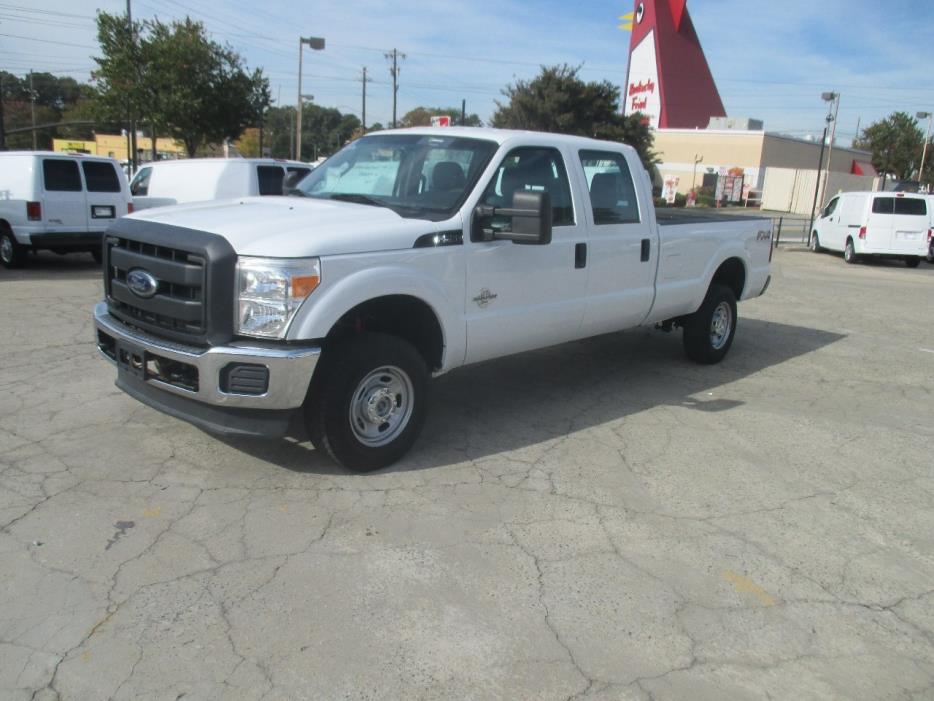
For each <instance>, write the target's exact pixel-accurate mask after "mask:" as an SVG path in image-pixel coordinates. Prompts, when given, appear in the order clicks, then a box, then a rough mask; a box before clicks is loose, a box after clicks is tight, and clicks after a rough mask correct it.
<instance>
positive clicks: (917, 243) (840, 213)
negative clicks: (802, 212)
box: [810, 192, 931, 268]
mask: <svg viewBox="0 0 934 701" xmlns="http://www.w3.org/2000/svg"><path fill="white" fill-rule="evenodd" d="M928 205H929V201H928V198H927V197H926V196H924V195H916V194H911V193H905V192H844V193H841V194H839V195H837V196H836V197H834V198H833V199H832V200H830V202H828V203H827V206H826V207H824V209H823V211H821V213H820V217H819V218H818V219H817V220H816V221H815V222H814V229H813V231H812V232H811V242H810V246H811V250H812V251H815V252H816V251H821V250H823V249H828V250H831V251H843V259H844V260H845V261H846V262H847V263H856V262H857V261H858V260H859V259H860V258H861V257H863V256H873V257H879V258H898V259H901V260H904V261H905V265H907V266H908V267H909V268H915V267H917V266H918V264H919V263H920V262H921V259H922V258H924V257H925V256H926V255H927V254H928V248H929V241H930V231H931V214H930V211H929V210H930V208H929V206H928Z"/></svg>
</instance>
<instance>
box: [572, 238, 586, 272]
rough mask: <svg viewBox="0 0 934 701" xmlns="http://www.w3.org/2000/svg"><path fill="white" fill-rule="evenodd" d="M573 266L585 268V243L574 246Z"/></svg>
mask: <svg viewBox="0 0 934 701" xmlns="http://www.w3.org/2000/svg"><path fill="white" fill-rule="evenodd" d="M574 267H575V268H586V267H587V244H586V243H579V244H577V245H576V246H574Z"/></svg>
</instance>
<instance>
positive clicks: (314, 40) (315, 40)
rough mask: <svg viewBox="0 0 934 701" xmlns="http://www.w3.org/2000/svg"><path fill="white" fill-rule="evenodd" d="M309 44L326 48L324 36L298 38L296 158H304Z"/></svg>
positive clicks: (312, 47)
mask: <svg viewBox="0 0 934 701" xmlns="http://www.w3.org/2000/svg"><path fill="white" fill-rule="evenodd" d="M306 44H307V45H308V47H309V48H311V49H314V50H315V51H323V50H324V39H323V38H322V37H299V38H298V104H297V105H296V107H295V160H296V161H300V160H302V100H303V99H304V98H303V97H302V47H303V46H305V45H306Z"/></svg>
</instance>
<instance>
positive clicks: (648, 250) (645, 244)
mask: <svg viewBox="0 0 934 701" xmlns="http://www.w3.org/2000/svg"><path fill="white" fill-rule="evenodd" d="M651 255H652V241H651V240H650V239H642V262H643V263H644V262H646V261H647V260H648V259H649V258H650V257H651Z"/></svg>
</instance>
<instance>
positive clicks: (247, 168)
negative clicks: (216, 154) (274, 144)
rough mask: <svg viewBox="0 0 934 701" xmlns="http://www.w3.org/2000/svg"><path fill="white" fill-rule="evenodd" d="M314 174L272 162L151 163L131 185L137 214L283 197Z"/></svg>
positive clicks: (303, 165)
mask: <svg viewBox="0 0 934 701" xmlns="http://www.w3.org/2000/svg"><path fill="white" fill-rule="evenodd" d="M311 171H312V166H311V165H309V164H307V163H302V162H300V161H283V160H274V159H272V158H192V159H186V160H178V161H156V162H153V163H147V164H146V165H144V166H143V167H142V168H140V169H139V171H138V172H137V173H136V176H135V177H134V178H133V180H132V182H131V183H130V192H131V194H132V195H133V204H134V206H135V207H136V209H137V210H140V209H148V208H150V207H165V206H167V205H173V204H183V203H185V202H203V201H207V200H222V199H228V198H232V197H251V196H253V195H282V194H284V190H285V184H284V182H285V179H286V177H288V178H289V186H291V187H294V186H295V185H296V184H297V183H298V182H300V181H301V178H302V177H304V176H305V175H307V174H308V173H310V172H311Z"/></svg>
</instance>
